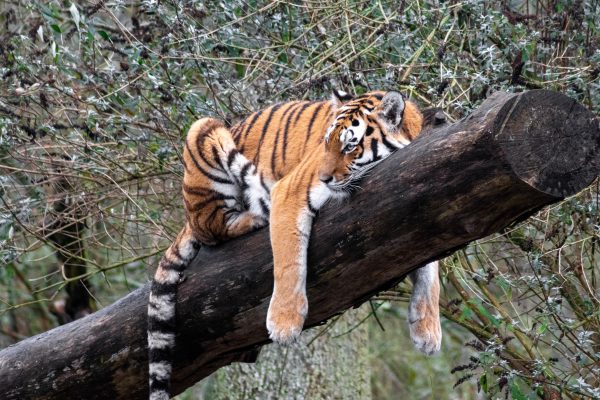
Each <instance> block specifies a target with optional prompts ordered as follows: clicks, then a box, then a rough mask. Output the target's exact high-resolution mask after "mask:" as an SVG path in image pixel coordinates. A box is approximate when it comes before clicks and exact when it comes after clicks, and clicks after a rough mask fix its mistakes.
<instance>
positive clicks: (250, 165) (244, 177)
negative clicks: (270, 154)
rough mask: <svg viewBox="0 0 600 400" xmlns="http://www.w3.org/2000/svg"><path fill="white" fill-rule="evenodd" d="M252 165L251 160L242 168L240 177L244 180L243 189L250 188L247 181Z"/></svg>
mask: <svg viewBox="0 0 600 400" xmlns="http://www.w3.org/2000/svg"><path fill="white" fill-rule="evenodd" d="M250 167H252V163H251V162H250V161H248V162H247V163H246V164H245V165H244V166H243V167H242V169H241V170H240V176H239V179H240V181H241V182H242V186H241V189H242V191H243V190H244V189H247V188H248V184H247V183H246V175H248V171H249V170H250Z"/></svg>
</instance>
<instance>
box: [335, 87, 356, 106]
mask: <svg viewBox="0 0 600 400" xmlns="http://www.w3.org/2000/svg"><path fill="white" fill-rule="evenodd" d="M353 98H354V97H353V96H352V95H351V94H349V93H346V92H344V91H343V90H334V91H333V93H332V94H331V102H332V103H333V106H334V107H335V108H339V107H341V106H342V105H343V104H345V103H347V102H349V101H350V100H352V99H353Z"/></svg>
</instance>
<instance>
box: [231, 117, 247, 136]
mask: <svg viewBox="0 0 600 400" xmlns="http://www.w3.org/2000/svg"><path fill="white" fill-rule="evenodd" d="M245 122H246V121H241V122H238V123H237V124H235V125H234V126H233V127H232V128H231V137H233V139H234V141H235V139H236V137H238V136H239V134H240V133H242V128H243V127H244V123H245Z"/></svg>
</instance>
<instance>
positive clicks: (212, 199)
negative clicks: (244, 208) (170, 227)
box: [188, 192, 235, 212]
mask: <svg viewBox="0 0 600 400" xmlns="http://www.w3.org/2000/svg"><path fill="white" fill-rule="evenodd" d="M222 200H235V196H231V195H225V194H221V193H219V192H215V194H214V195H213V196H211V197H209V198H208V199H205V200H203V201H201V202H199V203H197V204H193V205H191V206H190V207H188V211H189V212H196V211H198V210H201V209H203V208H204V207H206V206H207V205H209V204H210V203H213V202H215V201H222ZM217 207H218V206H217Z"/></svg>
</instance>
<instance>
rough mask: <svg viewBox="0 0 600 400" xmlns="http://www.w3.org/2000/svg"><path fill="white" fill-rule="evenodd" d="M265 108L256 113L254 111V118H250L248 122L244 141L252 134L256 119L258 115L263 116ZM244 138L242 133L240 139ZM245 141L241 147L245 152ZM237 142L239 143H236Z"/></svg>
mask: <svg viewBox="0 0 600 400" xmlns="http://www.w3.org/2000/svg"><path fill="white" fill-rule="evenodd" d="M264 111H265V110H260V111H258V112H256V113H254V116H253V117H252V119H251V120H250V123H249V124H248V127H247V128H246V130H245V132H244V134H243V137H244V143H246V139H248V135H249V134H250V131H251V130H252V127H253V126H254V124H256V120H258V117H260V116H261V114H262V113H263V112H264ZM241 138H242V135H241V134H240V139H241ZM244 143H242V147H241V148H240V151H241V152H242V153H243V152H244ZM236 144H239V142H238V143H236Z"/></svg>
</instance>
